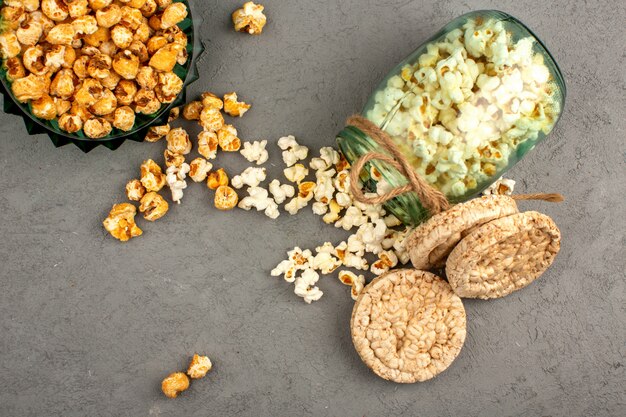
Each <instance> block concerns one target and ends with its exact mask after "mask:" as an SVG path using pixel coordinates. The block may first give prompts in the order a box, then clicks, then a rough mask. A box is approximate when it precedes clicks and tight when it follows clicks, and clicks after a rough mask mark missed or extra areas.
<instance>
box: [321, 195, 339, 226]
mask: <svg viewBox="0 0 626 417" xmlns="http://www.w3.org/2000/svg"><path fill="white" fill-rule="evenodd" d="M340 212H341V206H339V204H337V202H336V201H335V200H331V201H330V203H329V204H328V213H326V214H324V217H322V220H323V221H324V223H326V224H332V223H335V222H336V221H337V220H339V219H340V216H339V213H340Z"/></svg>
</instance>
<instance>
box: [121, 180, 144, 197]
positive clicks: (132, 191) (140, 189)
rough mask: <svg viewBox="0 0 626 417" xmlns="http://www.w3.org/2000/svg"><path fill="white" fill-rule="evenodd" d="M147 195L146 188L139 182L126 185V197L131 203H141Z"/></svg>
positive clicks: (130, 182)
mask: <svg viewBox="0 0 626 417" xmlns="http://www.w3.org/2000/svg"><path fill="white" fill-rule="evenodd" d="M145 194H146V188H145V187H144V186H143V185H142V184H141V181H139V180H130V181H128V183H127V184H126V197H128V199H129V200H130V201H139V200H141V198H142V197H143V196H144V195H145Z"/></svg>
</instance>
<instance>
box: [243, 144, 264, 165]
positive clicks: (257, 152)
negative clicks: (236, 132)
mask: <svg viewBox="0 0 626 417" xmlns="http://www.w3.org/2000/svg"><path fill="white" fill-rule="evenodd" d="M266 146H267V141H266V140H262V141H258V140H255V141H254V142H244V143H243V148H242V149H241V150H240V151H239V153H240V154H241V155H243V157H244V158H246V159H247V160H248V162H255V163H256V164H257V165H263V164H264V163H266V162H267V159H268V158H269V153H268V152H267V150H266V149H265V147H266Z"/></svg>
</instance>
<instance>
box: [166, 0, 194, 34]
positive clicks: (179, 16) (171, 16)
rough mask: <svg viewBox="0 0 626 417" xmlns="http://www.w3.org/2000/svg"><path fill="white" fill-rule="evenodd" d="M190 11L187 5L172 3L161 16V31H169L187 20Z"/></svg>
mask: <svg viewBox="0 0 626 417" xmlns="http://www.w3.org/2000/svg"><path fill="white" fill-rule="evenodd" d="M187 14H188V11H187V6H186V5H185V3H172V4H170V5H169V6H167V7H166V8H165V10H164V11H163V15H162V16H161V29H168V28H171V27H172V26H174V25H177V24H178V23H180V22H182V21H183V20H185V18H186V17H187Z"/></svg>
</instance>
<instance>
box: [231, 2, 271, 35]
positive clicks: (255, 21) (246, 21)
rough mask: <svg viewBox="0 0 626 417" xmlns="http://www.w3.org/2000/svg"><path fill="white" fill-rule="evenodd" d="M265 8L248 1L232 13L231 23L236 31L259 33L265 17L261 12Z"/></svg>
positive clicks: (261, 30) (251, 33)
mask: <svg viewBox="0 0 626 417" xmlns="http://www.w3.org/2000/svg"><path fill="white" fill-rule="evenodd" d="M264 9H265V8H264V7H263V6H262V5H260V4H255V3H254V2H252V1H249V2H247V3H245V4H244V5H243V7H242V8H241V9H237V10H235V11H234V12H233V14H232V19H233V25H235V30H236V31H237V32H247V33H249V34H250V35H260V34H261V32H263V27H264V26H265V23H266V22H267V18H266V17H265V15H264V14H263V10H264Z"/></svg>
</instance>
